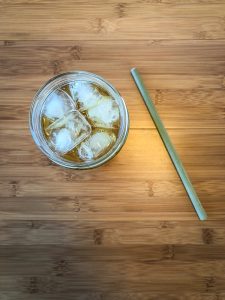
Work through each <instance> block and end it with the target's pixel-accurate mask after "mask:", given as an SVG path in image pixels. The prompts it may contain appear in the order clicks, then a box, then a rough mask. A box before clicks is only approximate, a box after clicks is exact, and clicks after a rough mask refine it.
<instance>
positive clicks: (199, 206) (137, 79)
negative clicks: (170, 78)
mask: <svg viewBox="0 0 225 300" xmlns="http://www.w3.org/2000/svg"><path fill="white" fill-rule="evenodd" d="M131 75H132V76H133V79H134V81H135V83H136V85H137V87H138V89H139V92H140V94H141V96H142V98H143V100H144V102H145V104H146V106H147V108H148V111H149V113H150V114H151V117H152V119H153V121H154V123H155V126H156V128H157V130H158V132H159V134H160V136H161V139H162V141H163V143H164V145H165V147H166V149H167V151H168V153H169V155H170V158H171V160H172V162H173V164H174V167H175V168H176V170H177V173H178V175H179V176H180V179H181V181H182V182H183V185H184V187H185V189H186V191H187V194H188V196H189V198H190V200H191V202H192V205H193V206H194V208H195V210H196V213H197V215H198V217H199V219H200V220H206V219H207V214H206V212H205V210H204V208H203V206H202V204H201V202H200V200H199V198H198V196H197V194H196V192H195V189H194V187H193V185H192V184H191V181H190V179H189V177H188V175H187V173H186V171H185V169H184V167H183V165H182V162H181V160H180V158H179V156H178V154H177V152H176V150H175V148H174V146H173V144H172V142H171V140H170V138H169V135H168V133H167V131H166V129H165V127H164V125H163V123H162V121H161V119H160V117H159V115H158V113H157V111H156V109H155V106H154V104H153V102H152V100H151V98H150V96H149V94H148V92H147V90H146V88H145V86H144V83H143V81H142V79H141V76H140V74H139V73H138V71H137V69H136V68H132V69H131Z"/></svg>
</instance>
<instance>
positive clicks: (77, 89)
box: [70, 81, 102, 110]
mask: <svg viewBox="0 0 225 300" xmlns="http://www.w3.org/2000/svg"><path fill="white" fill-rule="evenodd" d="M70 91H71V94H72V96H73V99H76V100H77V101H78V103H79V105H80V110H86V109H88V108H91V107H94V106H96V105H97V104H98V103H99V102H100V101H101V98H102V95H101V94H100V93H99V91H98V89H97V88H95V87H94V86H93V85H92V84H91V83H89V82H86V81H77V82H75V83H74V84H71V85H70Z"/></svg>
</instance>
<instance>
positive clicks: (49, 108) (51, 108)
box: [43, 90, 76, 120]
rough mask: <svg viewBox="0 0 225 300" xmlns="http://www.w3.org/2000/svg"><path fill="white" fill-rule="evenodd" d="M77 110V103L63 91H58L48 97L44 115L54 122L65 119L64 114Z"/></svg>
mask: <svg viewBox="0 0 225 300" xmlns="http://www.w3.org/2000/svg"><path fill="white" fill-rule="evenodd" d="M75 108H76V107H75V103H74V101H73V100H72V99H71V98H70V96H69V95H68V94H67V93H66V92H64V91H62V90H57V91H54V92H52V93H51V94H50V95H49V96H48V97H47V99H46V102H45V104H44V110H43V114H44V115H45V116H46V117H47V118H49V119H53V120H54V119H58V118H61V117H63V115H64V114H66V113H67V112H69V111H70V110H72V109H75Z"/></svg>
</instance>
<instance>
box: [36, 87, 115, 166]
mask: <svg viewBox="0 0 225 300" xmlns="http://www.w3.org/2000/svg"><path fill="white" fill-rule="evenodd" d="M119 127H120V115H119V107H118V104H117V103H116V101H115V100H114V99H113V98H112V97H111V96H110V95H109V94H108V92H107V91H105V90H104V89H103V88H102V87H99V86H97V85H95V84H92V83H89V82H86V81H77V82H73V83H70V84H67V85H64V86H63V87H61V89H58V90H56V91H54V92H53V93H51V94H50V95H49V96H48V98H47V99H46V101H45V104H44V107H43V113H42V129H43V134H44V136H45V138H46V140H47V142H48V144H49V146H50V148H51V149H52V150H53V151H55V152H56V153H57V154H58V155H60V156H61V157H63V158H64V159H67V160H69V161H74V162H84V161H91V160H95V159H98V158H99V157H101V156H103V155H105V154H106V153H107V152H108V151H109V150H110V149H111V148H112V147H113V145H114V144H115V142H116V139H117V137H118V132H119Z"/></svg>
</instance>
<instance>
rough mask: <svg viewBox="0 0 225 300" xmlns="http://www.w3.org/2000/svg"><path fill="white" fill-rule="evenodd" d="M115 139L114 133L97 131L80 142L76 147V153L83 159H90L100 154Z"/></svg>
mask: <svg viewBox="0 0 225 300" xmlns="http://www.w3.org/2000/svg"><path fill="white" fill-rule="evenodd" d="M115 141H116V136H115V134H114V133H108V132H105V131H97V132H95V133H94V134H93V135H91V136H90V137H89V138H87V139H86V140H85V141H84V142H82V143H81V145H80V146H79V148H78V155H79V157H80V159H82V160H84V161H86V160H92V159H94V158H97V157H98V156H99V155H101V154H102V153H103V152H104V151H105V150H106V149H107V148H108V147H109V146H110V145H112V144H113V143H114V142H115Z"/></svg>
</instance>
